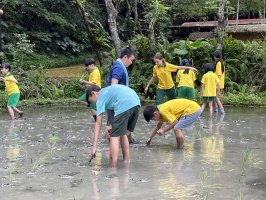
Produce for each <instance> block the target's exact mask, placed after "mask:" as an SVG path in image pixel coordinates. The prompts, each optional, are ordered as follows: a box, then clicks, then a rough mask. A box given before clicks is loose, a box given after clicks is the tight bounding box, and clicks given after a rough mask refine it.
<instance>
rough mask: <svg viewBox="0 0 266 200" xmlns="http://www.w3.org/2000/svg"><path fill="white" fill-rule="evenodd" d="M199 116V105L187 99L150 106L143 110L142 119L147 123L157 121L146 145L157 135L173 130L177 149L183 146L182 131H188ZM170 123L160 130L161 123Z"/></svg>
mask: <svg viewBox="0 0 266 200" xmlns="http://www.w3.org/2000/svg"><path fill="white" fill-rule="evenodd" d="M200 114H201V108H200V105H199V104H197V103H196V102H194V101H191V100H188V99H174V100H170V101H167V102H165V103H163V104H161V105H158V106H156V105H150V106H147V107H146V108H145V109H144V110H143V115H144V118H145V120H146V121H147V122H149V121H150V120H155V121H158V123H157V126H156V127H155V128H154V129H153V131H152V132H151V134H150V136H149V138H148V140H147V141H146V144H147V145H150V143H151V140H152V138H153V137H154V136H155V135H156V134H158V135H163V134H164V133H165V132H167V131H169V130H171V129H172V128H174V133H175V137H176V143H177V149H181V148H183V146H184V135H183V133H182V130H184V129H185V130H187V129H189V128H190V127H191V126H192V124H193V123H194V122H195V121H196V119H197V118H198V117H199V116H200ZM168 121H169V122H170V124H169V125H168V126H166V127H165V128H161V127H162V124H163V122H168Z"/></svg>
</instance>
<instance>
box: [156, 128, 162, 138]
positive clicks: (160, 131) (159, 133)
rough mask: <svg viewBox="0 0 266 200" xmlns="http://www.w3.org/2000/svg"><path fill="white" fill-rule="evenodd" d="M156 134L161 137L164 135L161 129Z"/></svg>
mask: <svg viewBox="0 0 266 200" xmlns="http://www.w3.org/2000/svg"><path fill="white" fill-rule="evenodd" d="M157 134H158V135H160V136H162V135H163V134H164V130H163V129H162V128H161V129H159V130H158V131H157Z"/></svg>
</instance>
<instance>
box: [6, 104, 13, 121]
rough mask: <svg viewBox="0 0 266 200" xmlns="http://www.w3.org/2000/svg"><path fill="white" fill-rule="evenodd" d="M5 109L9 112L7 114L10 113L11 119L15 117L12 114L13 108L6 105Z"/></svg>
mask: <svg viewBox="0 0 266 200" xmlns="http://www.w3.org/2000/svg"><path fill="white" fill-rule="evenodd" d="M7 110H8V112H9V115H10V118H11V120H14V119H15V116H14V110H13V108H12V107H10V106H7Z"/></svg>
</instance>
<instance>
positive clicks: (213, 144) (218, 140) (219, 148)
mask: <svg viewBox="0 0 266 200" xmlns="http://www.w3.org/2000/svg"><path fill="white" fill-rule="evenodd" d="M223 119H224V115H220V116H215V117H214V118H213V117H211V118H208V120H209V129H206V130H207V132H208V134H209V136H203V137H202V138H201V142H202V146H201V152H202V156H203V157H204V158H205V159H206V160H205V161H206V162H208V161H209V162H212V163H217V164H219V163H221V162H222V157H223V152H224V137H223V135H221V134H220V126H221V123H222V121H223Z"/></svg>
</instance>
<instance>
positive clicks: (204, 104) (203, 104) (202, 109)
mask: <svg viewBox="0 0 266 200" xmlns="http://www.w3.org/2000/svg"><path fill="white" fill-rule="evenodd" d="M206 104H207V102H205V101H204V102H203V103H202V105H201V113H203V111H204V109H205V107H206Z"/></svg>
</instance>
